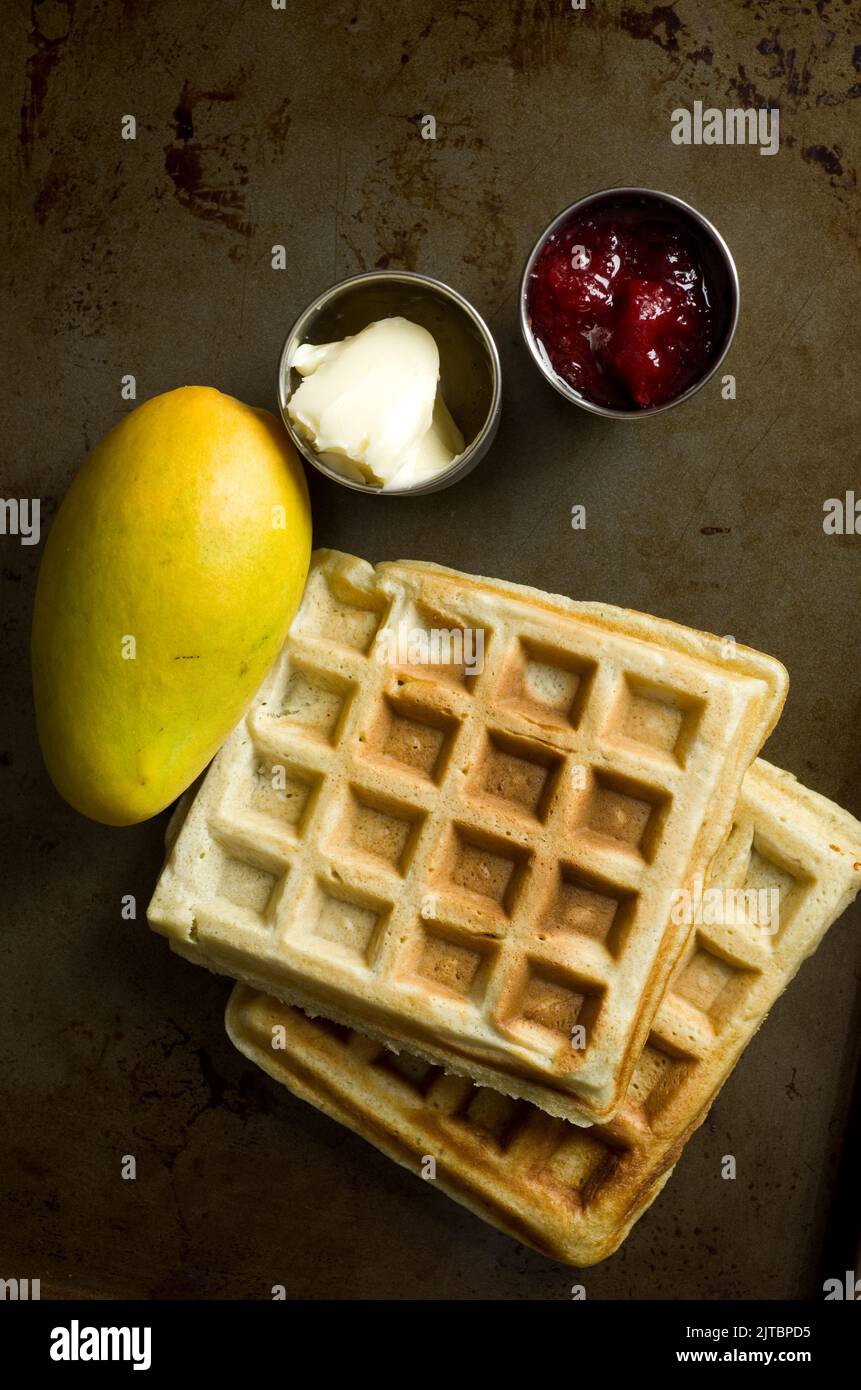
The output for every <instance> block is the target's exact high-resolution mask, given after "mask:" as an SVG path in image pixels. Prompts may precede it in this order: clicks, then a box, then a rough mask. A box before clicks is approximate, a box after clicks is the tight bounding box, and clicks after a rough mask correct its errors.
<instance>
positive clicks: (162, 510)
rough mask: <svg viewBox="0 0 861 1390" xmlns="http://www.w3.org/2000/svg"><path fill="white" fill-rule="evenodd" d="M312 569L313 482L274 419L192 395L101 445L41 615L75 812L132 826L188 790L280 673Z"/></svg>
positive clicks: (55, 534) (155, 404) (42, 718)
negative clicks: (129, 655) (126, 645)
mask: <svg viewBox="0 0 861 1390" xmlns="http://www.w3.org/2000/svg"><path fill="white" fill-rule="evenodd" d="M278 507H283V509H284V515H285V516H286V524H284V525H283V526H282V527H280V528H279V527H277V526H274V525H273V515H274V516H275V517H279V516H280V515H281V514H280V513H278V512H274V513H273V508H278ZM310 553H311V512H310V506H309V502H308V491H307V487H306V484H305V476H304V473H303V472H302V467H301V464H300V463H299V460H298V458H297V456H296V453H295V451H294V449H293V447H292V445H291V444H290V441H289V439H288V437H287V434H286V432H285V431H284V429H283V427H282V425H281V424H280V422H278V421H277V420H276V419H275V417H274V416H273V415H271V414H270V413H269V412H268V411H265V410H256V409H253V408H252V407H250V406H247V405H243V404H242V402H241V401H238V400H235V399H234V398H233V397H232V396H225V395H222V394H221V392H219V391H215V390H212V389H210V388H209V387H205V386H185V387H181V388H180V389H179V390H177V391H169V392H167V393H166V394H165V395H161V396H156V397H154V398H153V399H152V400H150V401H147V402H146V403H145V404H143V405H141V406H138V407H137V408H136V409H135V410H134V411H132V412H131V414H129V415H128V416H126V418H125V419H124V420H122V421H121V422H120V424H118V425H117V426H116V427H115V428H114V429H113V430H111V432H110V433H109V434H108V435H107V436H106V437H105V438H104V439H103V440H102V441H101V443H100V444H98V445H97V446H96V448H95V449H94V450H93V451H92V453H91V454H90V455H89V456H88V458H87V459H86V460H85V462H84V464H83V466H82V467H81V469H80V471H79V473H78V474H77V476H76V477H75V479H74V481H73V483H72V485H71V487H70V489H69V491H68V493H67V495H66V497H65V499H64V501H63V504H62V506H61V507H60V510H59V512H58V514H57V517H56V519H55V521H54V525H53V527H52V529H51V532H50V535H49V537H48V540H47V543H46V545H45V550H44V554H43V557H42V563H41V568H40V571H39V580H38V585H37V590H36V600H35V608H34V614H33V633H32V659H33V690H34V698H35V705H36V722H37V727H38V732H39V741H40V743H41V746H42V752H43V755H44V758H45V763H46V765H47V768H48V771H49V773H50V775H51V778H52V779H53V781H54V784H55V786H56V787H57V790H58V791H59V792H60V794H61V795H62V796H63V797H65V799H66V800H67V801H68V802H69V803H70V804H71V805H72V806H74V807H75V808H76V810H78V811H81V812H83V814H84V815H86V816H89V817H91V818H92V819H93V820H96V821H101V822H102V823H104V824H106V825H132V824H135V823H136V822H138V821H142V820H146V819H147V818H148V817H150V816H153V815H155V814H156V813H157V812H158V811H160V810H162V809H163V808H164V807H165V806H167V805H169V804H170V802H172V801H173V800H174V799H175V798H176V797H177V796H179V794H180V793H181V792H182V791H184V789H185V788H186V787H187V786H188V785H189V784H190V783H191V782H192V781H193V780H194V778H195V777H196V776H197V775H198V773H199V772H201V771H202V769H203V768H204V767H205V766H206V764H207V763H208V762H209V760H210V759H211V758H212V757H213V755H214V754H215V753H216V751H217V750H218V748H219V747H220V745H221V743H222V742H223V741H224V738H225V737H226V735H227V734H228V733H229V731H230V730H231V728H232V727H233V725H234V724H235V723H236V722H237V720H239V719H240V718H241V716H242V714H243V713H244V711H245V710H246V708H247V707H248V705H249V703H250V701H251V698H252V696H253V695H254V692H255V691H256V689H257V687H258V686H259V685H260V682H261V681H262V679H263V677H264V675H265V674H266V671H267V670H268V668H269V666H270V665H271V664H272V662H273V661H274V659H275V657H276V656H277V654H278V651H279V649H280V647H281V645H282V643H283V641H284V638H285V636H286V634H287V629H288V627H289V626H290V623H291V621H292V619H293V616H294V614H295V612H296V609H297V608H298V606H299V602H300V599H301V596H302V590H303V587H304V584H305V578H306V575H307V573H308V564H309V559H310ZM129 636H132V637H134V639H135V644H136V656H135V659H134V660H124V659H123V642H124V639H125V638H127V637H129Z"/></svg>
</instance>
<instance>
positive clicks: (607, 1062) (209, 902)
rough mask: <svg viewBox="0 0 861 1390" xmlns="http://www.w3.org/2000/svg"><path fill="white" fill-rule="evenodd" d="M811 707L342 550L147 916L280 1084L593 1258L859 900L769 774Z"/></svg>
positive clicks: (843, 826) (475, 584) (464, 584)
mask: <svg viewBox="0 0 861 1390" xmlns="http://www.w3.org/2000/svg"><path fill="white" fill-rule="evenodd" d="M785 694H786V673H785V671H784V670H783V668H782V667H781V666H780V664H779V663H778V662H776V661H774V660H772V659H771V658H769V657H766V656H763V655H761V654H760V653H757V652H753V651H750V650H748V649H746V648H743V647H740V646H737V645H736V644H735V643H733V642H732V641H731V640H721V639H718V638H716V637H711V636H708V635H706V634H703V633H698V632H694V631H692V630H690V629H686V628H682V627H679V626H677V625H675V624H672V623H668V622H665V621H661V620H658V619H655V618H651V617H647V616H644V615H642V614H638V613H633V612H629V611H627V610H621V609H615V608H610V607H607V606H603V605H597V604H585V603H575V602H572V601H570V600H567V599H563V598H559V597H555V596H550V595H547V594H543V593H540V592H537V591H534V590H530V589H524V588H521V587H519V586H515V585H507V584H501V583H499V582H497V581H492V580H487V579H479V578H474V577H471V576H467V575H462V574H458V573H455V572H454V571H450V570H444V569H441V568H438V567H435V566H432V565H426V564H418V563H410V562H399V563H395V564H384V565H380V566H378V567H376V569H375V568H373V567H371V566H370V565H368V564H366V563H365V562H363V561H361V560H357V559H355V558H353V557H350V556H346V555H341V554H337V553H335V552H331V551H323V552H319V553H318V554H317V555H316V556H315V557H314V563H313V565H312V569H311V573H310V576H309V580H308V585H307V588H306V592H305V596H304V599H303V603H302V607H301V609H300V611H299V613H298V615H297V618H296V620H295V622H294V624H293V628H292V630H291V634H290V636H289V638H288V640H287V643H286V645H285V647H284V650H283V652H282V655H281V658H280V659H279V661H278V662H277V663H276V665H275V667H274V668H273V669H272V671H271V672H270V674H269V676H268V677H267V679H266V681H265V682H264V685H263V686H262V687H261V689H260V691H259V692H258V694H257V696H256V698H255V701H254V704H253V706H252V708H251V710H250V711H249V713H248V715H247V716H246V718H245V719H244V720H243V721H242V722H241V723H240V725H239V726H238V727H237V728H236V729H235V730H234V732H233V734H232V735H231V736H230V738H229V739H228V740H227V742H226V744H225V745H224V747H223V749H222V751H221V753H220V754H219V756H218V757H217V758H216V760H215V762H214V763H213V765H212V768H211V770H210V772H209V774H208V775H207V777H206V779H205V781H204V782H203V784H202V786H201V788H200V790H199V791H198V793H197V796H196V798H195V799H194V801H193V802H191V803H190V804H189V805H188V806H187V807H186V808H184V811H183V815H182V819H181V824H178V825H177V826H176V827H175V837H174V840H173V844H172V847H171V850H170V853H169V857H168V861H167V863H166V865H165V868H164V871H163V873H162V876H161V879H160V881H159V884H158V886H157V889H156V893H155V896H154V898H153V901H152V904H151V906H150V911H149V916H150V921H151V923H152V925H153V926H154V927H155V928H156V929H157V930H159V931H162V932H164V933H165V934H166V935H167V936H168V937H169V938H170V941H171V944H172V945H173V947H174V949H176V950H177V951H179V952H180V953H181V954H183V955H185V956H187V957H189V958H190V959H192V960H195V961H197V962H199V963H200V964H202V965H206V966H208V967H209V968H210V969H212V970H216V971H219V972H223V973H225V974H228V975H230V976H232V977H234V978H235V979H237V980H239V981H242V982H243V984H241V985H240V986H238V987H237V989H236V991H235V992H234V995H233V997H232V999H231V1002H230V1005H229V1007H228V1014H227V1026H228V1031H229V1033H230V1036H231V1038H232V1039H233V1041H234V1043H235V1044H236V1045H237V1047H239V1048H240V1050H241V1051H243V1052H244V1053H245V1054H246V1055H247V1056H249V1057H251V1058H252V1059H253V1060H254V1061H256V1062H258V1063H259V1064H260V1065H261V1066H262V1067H263V1068H265V1070H267V1071H268V1072H269V1073H270V1074H272V1075H273V1076H275V1077H276V1078H277V1079H278V1080H280V1081H283V1082H284V1083H285V1084H286V1085H287V1086H289V1087H290V1089H291V1090H293V1091H294V1092H296V1093H297V1094H298V1095H301V1096H302V1097H304V1098H305V1099H307V1100H309V1101H311V1102H312V1103H313V1104H315V1105H317V1106H318V1107H319V1108H320V1109H322V1110H325V1111H326V1112H327V1113H329V1114H331V1115H333V1116H335V1117H336V1118H337V1119H339V1120H341V1121H342V1122H343V1123H345V1124H347V1125H349V1126H350V1127H351V1128H353V1129H355V1130H356V1131H357V1132H359V1133H360V1134H363V1135H365V1137H367V1138H368V1139H370V1140H371V1141H372V1142H373V1143H375V1144H376V1145H377V1146H378V1147H380V1148H381V1149H383V1150H384V1151H385V1152H387V1153H389V1154H391V1156H392V1157H394V1158H396V1159H397V1160H398V1161H400V1162H402V1163H405V1164H407V1165H408V1166H409V1167H411V1168H413V1169H414V1170H415V1171H416V1172H419V1171H421V1170H422V1167H423V1164H424V1163H425V1162H426V1160H427V1159H428V1158H433V1159H434V1160H435V1172H436V1178H437V1181H438V1183H439V1185H440V1186H441V1187H443V1188H444V1189H445V1190H446V1191H447V1192H449V1193H450V1194H451V1195H452V1196H453V1197H455V1198H457V1199H458V1200H459V1201H462V1202H463V1203H464V1204H466V1205H467V1206H469V1207H471V1208H472V1209H474V1210H475V1211H477V1212H478V1213H479V1214H481V1215H482V1216H484V1217H485V1218H486V1219H488V1220H490V1221H492V1222H494V1223H495V1224H496V1225H498V1226H499V1227H501V1228H502V1229H503V1230H506V1231H508V1232H510V1233H511V1234H513V1235H515V1236H517V1237H518V1238H519V1239H521V1240H523V1241H525V1242H527V1243H529V1244H531V1245H533V1246H535V1247H536V1248H538V1249H540V1250H543V1251H544V1252H546V1253H548V1254H550V1255H553V1256H554V1257H556V1258H559V1259H563V1260H566V1261H568V1262H570V1263H572V1264H579V1265H585V1264H590V1263H593V1262H594V1261H595V1260H598V1259H602V1258H604V1257H605V1256H606V1255H608V1254H610V1253H611V1252H612V1251H613V1250H614V1249H615V1248H616V1247H617V1246H618V1244H619V1243H620V1241H621V1240H622V1239H623V1238H624V1236H625V1234H626V1233H627V1231H628V1230H629V1229H630V1227H631V1225H632V1224H633V1222H634V1221H635V1220H636V1219H637V1217H638V1216H639V1215H640V1214H641V1212H642V1211H644V1210H645V1208H646V1207H647V1206H648V1205H649V1203H650V1202H651V1201H652V1199H653V1198H654V1196H655V1195H656V1194H657V1192H658V1191H659V1189H660V1188H661V1186H662V1185H663V1183H664V1182H665V1181H666V1178H667V1176H668V1175H669V1172H670V1170H671V1168H672V1166H673V1164H674V1163H675V1161H676V1159H677V1158H678V1156H679V1154H680V1152H681V1149H682V1147H683V1145H684V1143H685V1141H686V1139H687V1137H688V1135H689V1134H690V1133H691V1132H692V1131H693V1130H694V1129H695V1128H696V1127H697V1125H698V1124H700V1123H701V1122H702V1120H703V1119H704V1117H705V1114H706V1112H707V1110H708V1107H709V1105H710V1103H711V1101H712V1099H713V1098H714V1096H715V1094H716V1093H717V1091H718V1089H719V1088H720V1086H721V1085H722V1083H723V1082H724V1080H725V1079H726V1077H727V1076H728V1075H729V1073H730V1071H731V1070H732V1068H733V1066H734V1065H735V1062H736V1061H737V1059H738V1057H739V1055H740V1052H741V1050H742V1049H743V1047H744V1045H745V1044H746V1042H747V1041H748V1039H749V1038H750V1037H751V1036H752V1034H753V1033H754V1032H755V1030H756V1028H757V1027H758V1026H759V1024H760V1023H761V1022H762V1020H763V1018H764V1017H765V1015H766V1013H767V1012H768V1010H769V1008H770V1007H771V1005H772V1003H773V1002H774V1000H775V999H776V998H777V996H778V995H779V994H780V992H781V990H782V989H783V988H784V986H785V985H786V984H787V982H788V980H789V979H790V978H791V976H792V975H793V974H794V972H795V970H796V969H797V968H798V965H799V964H800V962H801V961H802V959H803V958H804V956H805V955H807V954H808V953H809V952H810V951H811V950H813V949H814V948H815V946H816V945H817V943H818V941H819V939H820V938H821V936H822V934H823V933H824V931H825V930H826V929H827V927H828V926H829V925H830V923H831V922H832V921H833V920H834V919H835V917H836V916H837V915H838V914H839V913H840V912H841V911H842V910H843V908H844V907H845V906H846V905H847V903H848V902H849V901H851V899H852V897H853V896H854V895H855V893H856V892H857V890H858V888H859V886H861V825H859V823H858V822H856V821H855V820H853V819H852V818H851V817H850V816H848V815H847V814H846V813H845V812H843V811H841V810H840V809H839V808H837V807H835V806H833V805H831V803H829V802H827V801H825V800H824V798H822V797H819V796H817V795H816V794H814V793H812V792H809V791H807V790H805V789H804V788H802V787H800V786H799V785H798V783H796V782H795V781H794V779H793V778H791V777H790V776H789V775H788V774H786V773H781V772H778V771H777V770H776V769H773V768H770V767H769V766H768V765H767V764H765V763H762V762H755V763H754V759H755V758H756V755H757V753H758V751H759V749H760V747H761V746H762V744H763V742H764V740H765V739H766V738H767V736H768V734H769V732H770V731H771V729H772V728H773V726H774V724H775V722H776V720H777V718H778V715H779V713H780V709H781V707H782V704H783V700H784V698H785ZM752 764H753V765H752ZM715 894H717V895H718V898H717V901H718V902H720V903H724V904H726V903H733V902H734V903H737V904H740V905H741V906H742V908H743V909H745V908H747V907H749V906H750V905H751V904H755V903H761V902H762V901H763V900H767V902H768V904H769V910H768V913H767V915H766V920H751V913H750V912H747V911H745V910H742V911H741V912H740V913H739V914H731V913H728V912H727V911H725V910H724V911H720V910H718V911H717V912H715V911H714V910H711V911H710V912H705V913H704V912H703V911H702V907H703V903H704V901H706V900H709V901H710V902H711V903H712V904H713V903H714V902H715ZM754 915H755V914H754Z"/></svg>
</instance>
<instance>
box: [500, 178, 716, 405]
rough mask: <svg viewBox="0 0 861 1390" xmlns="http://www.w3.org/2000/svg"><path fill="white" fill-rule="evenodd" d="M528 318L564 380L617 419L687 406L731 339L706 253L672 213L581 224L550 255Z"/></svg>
mask: <svg viewBox="0 0 861 1390" xmlns="http://www.w3.org/2000/svg"><path fill="white" fill-rule="evenodd" d="M527 314H528V317H529V319H530V322H531V327H532V332H533V335H534V337H535V339H536V341H537V343H538V345H539V351H541V349H542V348H543V353H544V354H546V356H547V358H549V360H550V363H551V365H552V367H553V370H554V371H555V372H556V374H557V376H559V377H561V378H562V380H563V381H566V382H567V383H568V385H569V386H572V387H573V388H574V390H575V391H578V392H579V393H580V394H581V395H582V396H584V397H585V398H586V399H587V400H589V401H594V402H595V403H596V404H597V405H603V406H609V407H612V408H613V409H615V410H630V411H637V410H646V409H648V408H649V407H650V406H657V405H664V404H666V403H667V402H668V401H672V400H675V398H676V397H677V396H681V395H682V394H683V393H684V392H685V391H687V389H688V387H690V386H693V385H695V383H696V382H697V381H699V380H700V378H701V377H703V376H704V375H705V373H706V372H707V371H708V368H709V367H710V366H711V364H712V362H713V361H714V358H715V355H716V346H717V343H718V340H719V338H720V337H721V336H722V335H721V332H720V328H721V325H719V324H718V323H717V321H716V320H717V315H716V312H715V304H714V294H713V286H712V284H711V283H710V277H709V275H708V273H707V269H706V256H705V254H704V249H703V248H702V247H701V246H700V244H699V243H698V241H697V239H696V236H695V234H694V232H693V230H692V225H691V223H689V222H688V221H687V220H683V218H682V215H681V214H676V215H674V213H673V210H672V208H671V207H669V206H668V205H667V206H666V207H661V206H659V205H651V204H646V205H618V206H613V205H609V206H604V207H601V208H598V209H594V208H592V209H587V210H584V211H583V212H582V213H581V214H579V215H578V214H575V215H574V216H573V217H572V220H571V221H569V222H566V223H565V224H564V225H563V226H561V227H560V228H557V230H556V231H554V232H553V234H552V235H551V236H550V237H549V238H548V240H547V242H546V243H545V245H544V246H543V247H542V248H541V251H540V253H539V255H538V258H537V260H536V261H535V265H534V267H533V271H532V275H531V277H530V282H529V286H528V290H527Z"/></svg>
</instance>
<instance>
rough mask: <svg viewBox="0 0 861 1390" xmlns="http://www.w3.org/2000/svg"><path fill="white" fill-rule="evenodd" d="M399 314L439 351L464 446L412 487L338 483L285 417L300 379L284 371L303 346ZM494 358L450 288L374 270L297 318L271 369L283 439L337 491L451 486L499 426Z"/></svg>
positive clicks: (480, 327) (468, 309)
mask: <svg viewBox="0 0 861 1390" xmlns="http://www.w3.org/2000/svg"><path fill="white" fill-rule="evenodd" d="M396 315H402V316H403V317H404V318H406V319H411V320H412V321H413V322H414V323H418V324H421V326H422V327H423V328H426V329H427V330H428V332H429V333H431V334H432V335H433V337H434V339H435V341H436V344H437V347H438V348H439V361H440V389H441V391H442V395H443V399H444V401H445V403H446V405H447V406H448V408H449V410H450V411H451V414H452V417H453V418H454V420H455V422H456V424H457V425H458V426H459V427H460V430H461V432H462V434H463V437H464V440H465V441H466V448H465V449H464V451H463V453H462V454H461V455H460V456H459V457H458V458H456V459H455V460H454V462H453V463H452V464H451V465H450V467H449V468H447V469H446V470H445V471H444V472H443V473H440V474H438V475H437V477H435V478H431V479H430V480H429V481H428V482H424V483H418V484H416V486H415V487H401V488H397V487H395V488H386V489H383V488H379V487H373V486H372V485H371V484H369V483H359V482H355V481H354V480H353V479H352V478H346V477H344V476H343V474H341V473H339V472H337V470H336V469H334V468H330V467H329V465H328V464H327V463H326V462H325V461H324V460H323V459H321V458H320V456H319V455H318V454H316V453H315V452H314V450H313V448H312V447H311V445H310V444H309V443H308V441H307V440H306V439H303V437H302V436H301V434H299V432H298V431H297V430H296V428H295V426H294V424H293V421H292V420H291V419H290V417H289V415H288V413H287V406H288V404H289V401H290V397H291V395H292V393H293V391H294V390H295V389H296V387H297V386H298V384H299V383H300V382H301V380H302V378H301V377H300V375H299V373H298V372H297V371H296V370H295V369H294V368H293V367H292V366H291V363H292V361H293V358H294V355H295V353H296V349H297V348H298V347H300V346H301V344H303V343H309V342H310V343H333V342H339V341H340V340H341V339H342V338H347V337H349V336H351V335H352V334H355V333H359V332H361V330H362V329H363V328H367V326H368V324H371V323H375V322H376V321H377V320H378V319H385V318H392V317H394V316H396ZM501 376H502V374H501V371H500V366H499V353H498V352H497V350H496V343H495V342H494V341H493V337H492V335H491V332H490V329H489V328H488V327H487V324H486V323H485V322H484V319H483V318H482V317H481V315H480V314H479V313H477V312H476V310H475V309H474V308H473V307H472V305H471V304H470V303H468V301H467V300H466V299H464V298H463V296H462V295H460V294H458V293H457V291H456V290H453V289H451V288H450V287H449V286H448V285H444V284H443V283H442V281H441V280H432V279H430V277H429V276H427V275H415V274H413V273H412V272H411V271H406V270H374V271H369V272H368V273H367V274H365V275H354V276H352V277H351V278H350V279H349V280H342V281H341V282H340V283H339V284H337V285H333V286H332V287H331V289H328V290H325V291H324V292H323V294H319V295H318V296H317V298H316V299H314V300H312V302H311V303H310V304H309V305H308V307H307V309H305V310H304V311H303V312H302V313H301V314H300V315H299V317H298V319H297V320H296V322H295V323H294V324H293V327H292V328H291V329H290V332H289V333H288V334H287V338H286V340H285V343H284V348H283V350H282V352H281V360H280V362H279V364H278V382H277V394H278V406H279V409H280V411H281V419H282V420H283V421H284V426H285V428H286V430H287V433H288V434H289V436H290V438H291V440H292V441H293V443H294V444H295V446H296V448H297V449H298V451H299V453H300V454H301V455H302V457H303V458H304V459H307V460H308V462H309V463H310V464H311V465H312V467H313V468H316V469H317V471H318V473H324V474H325V476H326V477H327V478H331V479H332V481H333V482H335V483H340V484H341V486H342V487H348V488H352V490H353V491H354V492H364V493H370V494H373V495H375V496H383V497H413V496H420V495H422V494H425V493H429V492H439V491H440V489H442V488H445V487H451V485H452V483H456V482H459V480H460V479H461V478H463V477H465V476H466V474H467V473H469V472H470V471H471V470H472V469H473V468H474V467H475V465H476V464H477V463H478V462H479V460H480V459H482V458H484V455H485V454H486V453H487V451H488V449H489V448H490V446H491V444H492V443H493V438H494V435H495V434H496V430H497V427H498V425H499V412H500V400H501Z"/></svg>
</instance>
